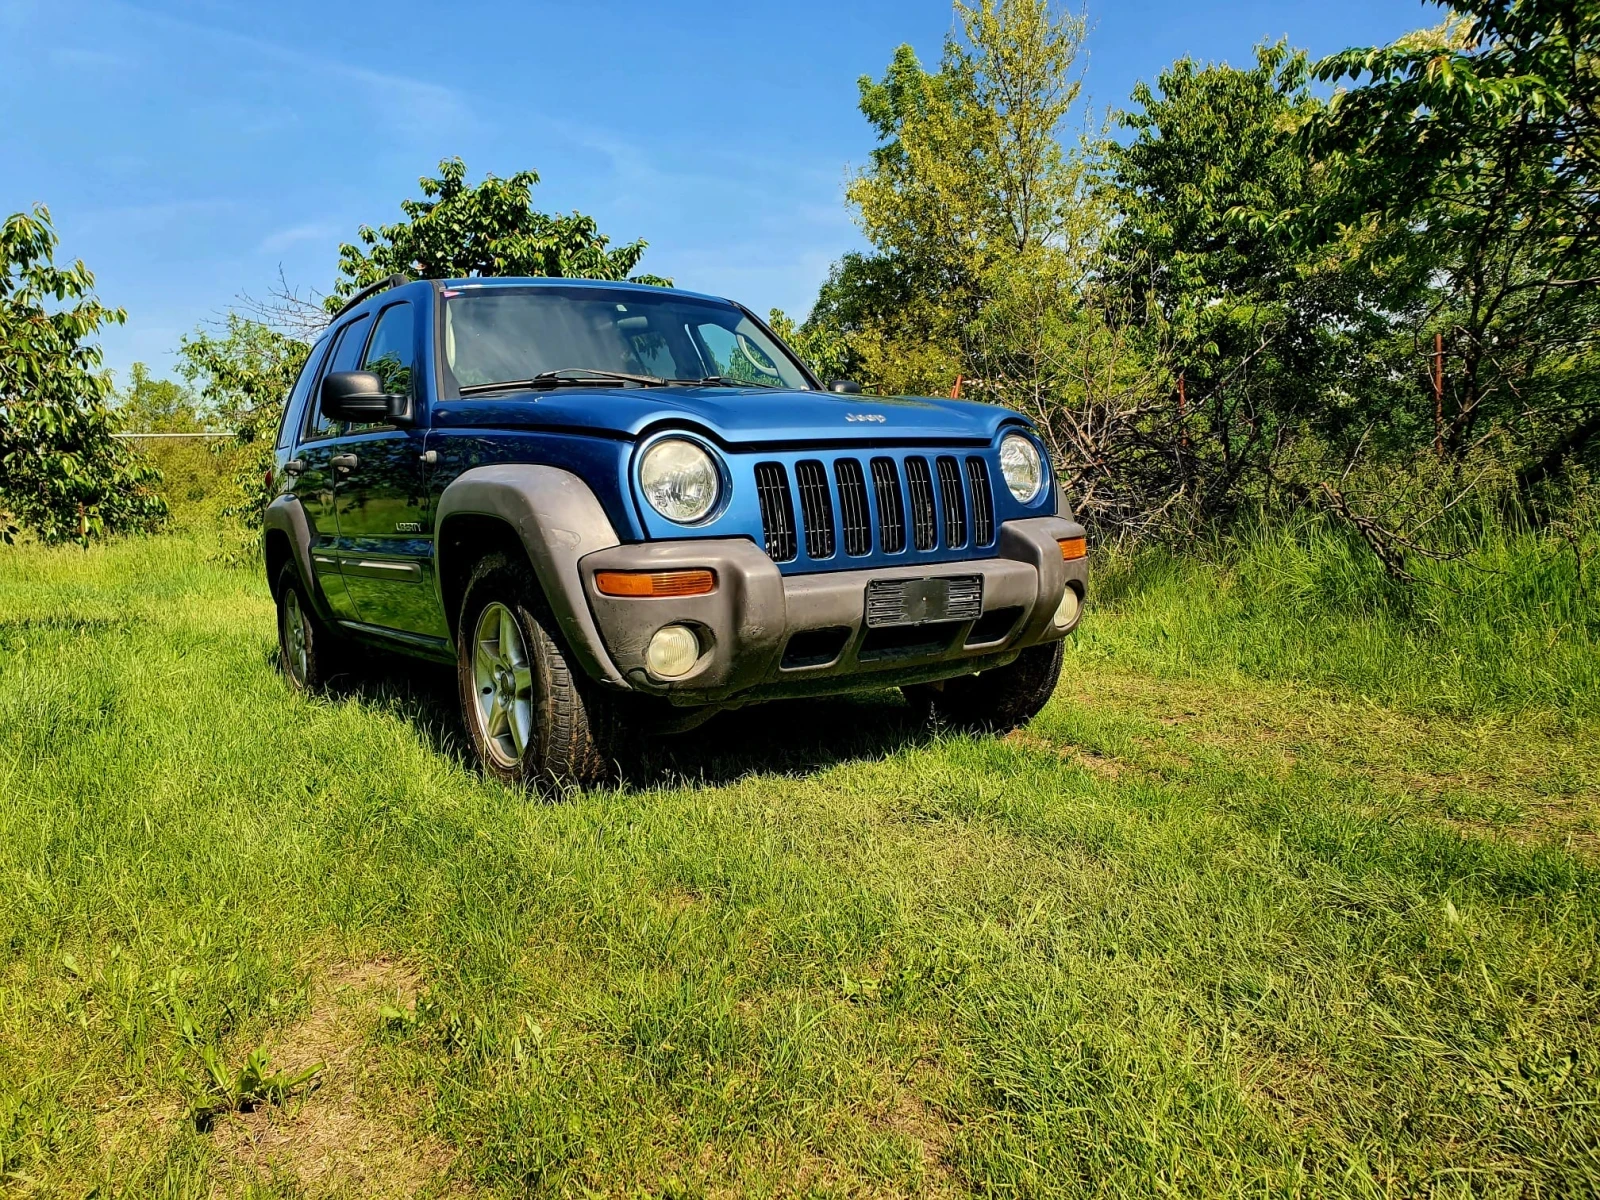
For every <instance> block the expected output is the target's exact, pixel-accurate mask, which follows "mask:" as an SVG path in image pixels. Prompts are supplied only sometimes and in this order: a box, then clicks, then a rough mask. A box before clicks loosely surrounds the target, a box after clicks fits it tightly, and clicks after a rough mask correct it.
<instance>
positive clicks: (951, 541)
mask: <svg viewBox="0 0 1600 1200" xmlns="http://www.w3.org/2000/svg"><path fill="white" fill-rule="evenodd" d="M939 497H940V499H942V500H943V501H944V541H945V545H947V546H949V547H950V548H951V549H952V550H956V549H959V548H960V547H962V546H965V545H966V544H967V498H966V497H965V496H964V495H962V492H961V467H960V466H959V465H958V464H957V463H956V460H955V459H953V458H951V457H950V456H949V455H948V454H945V455H942V456H940V458H939Z"/></svg>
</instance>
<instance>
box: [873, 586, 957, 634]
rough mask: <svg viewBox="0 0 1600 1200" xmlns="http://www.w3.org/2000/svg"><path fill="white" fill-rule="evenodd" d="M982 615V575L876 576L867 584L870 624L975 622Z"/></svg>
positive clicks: (874, 627)
mask: <svg viewBox="0 0 1600 1200" xmlns="http://www.w3.org/2000/svg"><path fill="white" fill-rule="evenodd" d="M982 615H983V576H982V575H956V576H953V577H949V578H943V579H874V580H873V581H872V582H871V583H869V584H867V626H868V628H871V629H881V628H882V627H884V626H885V625H931V624H933V623H934V622H936V621H976V620H977V619H978V618H979V617H981V616H982Z"/></svg>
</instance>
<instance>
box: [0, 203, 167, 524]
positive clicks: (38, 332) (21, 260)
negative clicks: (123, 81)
mask: <svg viewBox="0 0 1600 1200" xmlns="http://www.w3.org/2000/svg"><path fill="white" fill-rule="evenodd" d="M57 241H58V239H57V237H56V233H55V229H54V228H53V227H52V225H51V223H50V213H49V210H47V209H45V208H44V207H43V206H38V207H35V208H34V209H33V211H32V213H31V214H29V213H14V214H12V215H11V216H9V217H7V218H6V219H5V222H4V224H3V225H0V539H3V540H4V541H6V542H10V541H11V540H12V539H13V537H14V536H15V535H16V533H17V532H18V524H17V522H20V524H21V526H25V527H27V528H29V529H31V530H32V531H33V532H34V533H36V534H37V535H38V536H39V537H40V538H42V539H43V540H45V541H47V542H66V541H77V542H79V543H81V544H85V545H86V544H87V543H88V540H89V538H91V537H94V536H100V535H104V534H108V533H116V532H122V531H127V530H137V529H149V528H153V527H154V526H156V525H158V524H159V523H160V522H161V520H162V519H163V517H164V516H165V515H166V506H165V504H164V502H163V501H162V499H161V497H160V496H159V495H158V494H157V492H156V490H155V489H156V484H157V483H158V482H159V478H158V476H157V474H156V473H155V472H154V471H153V470H151V469H150V468H149V467H148V466H147V465H145V464H144V463H142V462H141V461H140V460H139V458H138V456H137V455H136V454H135V453H134V451H133V449H132V448H131V447H129V446H127V445H126V444H124V443H122V442H119V441H118V440H116V439H115V438H114V437H113V436H112V435H113V434H114V433H115V432H116V431H117V426H118V420H117V417H116V414H114V413H113V412H112V411H111V409H110V408H108V407H107V405H106V396H107V393H108V391H109V387H110V385H109V382H108V381H107V379H106V376H105V375H104V374H103V373H102V372H101V371H100V350H99V348H98V347H97V346H95V345H93V344H89V343H87V342H86V339H88V338H91V337H93V336H94V335H95V334H96V333H97V332H98V331H99V330H100V329H101V328H102V327H103V326H105V325H108V324H121V323H122V321H123V320H124V319H125V314H124V313H123V311H122V310H121V309H114V308H107V307H106V306H105V305H103V304H101V303H100V301H99V300H98V299H97V298H96V297H95V295H94V276H93V275H92V274H91V273H90V272H89V270H88V268H87V267H85V266H84V265H83V263H82V261H77V262H74V263H73V264H72V265H71V266H70V267H57V266H56V265H55V261H54V256H55V248H56V245H57ZM7 512H9V513H10V517H9V518H8V517H7V515H6V514H7Z"/></svg>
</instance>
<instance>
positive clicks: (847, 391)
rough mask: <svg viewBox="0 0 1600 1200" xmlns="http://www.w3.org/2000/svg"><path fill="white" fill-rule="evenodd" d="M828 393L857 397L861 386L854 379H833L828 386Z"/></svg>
mask: <svg viewBox="0 0 1600 1200" xmlns="http://www.w3.org/2000/svg"><path fill="white" fill-rule="evenodd" d="M828 390H829V391H830V392H839V393H842V394H843V395H846V396H859V395H860V394H861V385H860V384H859V383H857V382H856V381H855V380H854V379H835V380H833V381H832V382H830V383H829V384H828Z"/></svg>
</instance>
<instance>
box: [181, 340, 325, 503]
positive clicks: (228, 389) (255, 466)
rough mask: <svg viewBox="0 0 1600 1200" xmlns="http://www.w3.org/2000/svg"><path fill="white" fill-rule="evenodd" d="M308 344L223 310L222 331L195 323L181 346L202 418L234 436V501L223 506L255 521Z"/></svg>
mask: <svg viewBox="0 0 1600 1200" xmlns="http://www.w3.org/2000/svg"><path fill="white" fill-rule="evenodd" d="M310 349H311V347H310V346H309V345H307V344H306V343H305V342H303V341H301V340H300V339H299V338H296V337H291V336H290V335H288V334H286V333H283V332H281V331H279V330H277V329H274V328H272V327H271V326H270V325H267V324H265V323H264V322H261V321H255V320H250V319H248V318H246V317H241V316H240V315H239V314H237V313H230V314H229V315H228V320H227V324H226V325H225V326H224V329H223V331H222V332H221V333H218V332H215V331H208V330H205V329H198V330H196V331H195V332H194V333H193V334H190V335H189V336H187V337H185V338H183V339H182V340H181V342H180V343H179V346H178V370H179V372H180V373H181V374H182V375H183V376H184V378H185V379H187V380H188V381H189V383H190V385H191V386H192V387H194V388H195V389H197V391H198V394H199V398H200V405H201V408H202V411H203V412H204V414H205V416H206V419H207V420H209V421H211V422H213V423H214V424H215V425H217V426H219V427H220V428H222V429H225V430H227V431H229V432H231V433H232V434H233V435H234V438H233V442H234V445H235V446H236V447H238V448H239V452H238V454H237V455H236V461H237V464H238V465H237V467H236V469H235V473H234V479H235V483H236V484H237V487H238V491H239V499H238V502H237V503H235V504H233V505H231V506H229V508H228V509H227V510H226V511H227V514H228V515H230V516H236V517H239V518H240V519H241V520H243V521H244V523H245V524H246V526H249V527H254V526H256V525H259V524H260V521H261V513H262V511H263V510H264V509H265V507H266V505H267V503H268V501H270V500H271V498H272V497H271V495H270V494H269V489H268V487H267V484H266V479H267V471H268V468H269V467H270V466H271V465H272V446H273V441H274V438H275V436H276V434H277V431H278V426H279V424H280V422H281V421H282V420H283V406H284V402H285V401H286V400H287V399H288V397H289V392H290V390H291V389H292V388H293V387H294V382H295V378H296V377H297V376H298V375H299V374H300V368H301V366H303V365H304V363H305V360H306V355H307V354H308V353H309V352H310Z"/></svg>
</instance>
